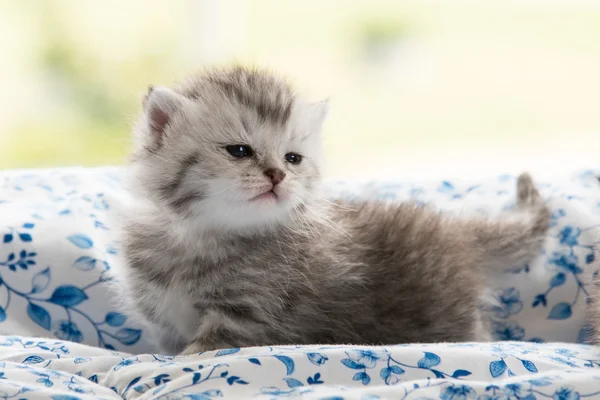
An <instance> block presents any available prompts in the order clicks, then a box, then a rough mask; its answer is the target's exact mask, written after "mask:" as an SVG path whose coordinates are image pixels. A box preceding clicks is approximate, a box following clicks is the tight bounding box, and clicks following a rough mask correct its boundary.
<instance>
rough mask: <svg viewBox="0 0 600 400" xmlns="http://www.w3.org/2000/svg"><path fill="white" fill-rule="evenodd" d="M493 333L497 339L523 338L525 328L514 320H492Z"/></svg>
mask: <svg viewBox="0 0 600 400" xmlns="http://www.w3.org/2000/svg"><path fill="white" fill-rule="evenodd" d="M494 333H495V335H496V337H497V338H498V339H499V340H523V338H524V337H525V330H524V329H523V328H522V327H521V326H519V324H517V323H516V322H514V321H503V322H494Z"/></svg>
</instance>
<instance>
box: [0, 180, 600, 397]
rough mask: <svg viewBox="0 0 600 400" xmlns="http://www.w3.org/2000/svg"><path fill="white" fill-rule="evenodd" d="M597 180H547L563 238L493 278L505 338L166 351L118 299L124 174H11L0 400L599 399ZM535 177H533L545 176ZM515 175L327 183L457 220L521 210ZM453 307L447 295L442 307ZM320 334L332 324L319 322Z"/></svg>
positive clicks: (0, 291)
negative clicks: (589, 321) (591, 331)
mask: <svg viewBox="0 0 600 400" xmlns="http://www.w3.org/2000/svg"><path fill="white" fill-rule="evenodd" d="M597 172H598V171H592V170H587V171H579V172H575V173H573V174H571V176H569V177H565V178H553V179H552V180H551V182H552V183H551V184H550V183H549V182H550V181H547V182H543V181H542V180H540V182H538V184H539V185H538V186H539V188H540V191H541V193H542V195H543V196H544V198H545V199H546V201H547V202H548V204H549V206H550V207H551V209H552V229H551V232H550V234H549V237H548V239H547V241H546V245H545V248H544V249H543V251H542V252H541V253H540V256H539V257H538V258H537V259H535V260H534V261H533V262H531V263H530V264H529V265H524V266H517V267H518V268H516V269H515V270H514V271H512V272H511V273H507V274H505V276H503V277H502V278H501V279H498V280H497V281H494V282H492V284H493V286H494V290H493V295H494V297H495V298H496V300H497V305H496V306H494V307H493V309H492V310H491V311H492V312H493V315H494V318H495V322H494V324H493V332H494V335H495V337H496V339H497V340H498V342H494V343H488V344H478V343H454V344H435V345H425V344H420V345H417V344H411V345H399V346H386V347H356V346H303V347H293V346H292V347H290V346H284V347H263V348H248V349H221V350H219V351H214V352H208V353H205V354H200V355H197V356H188V357H168V356H163V355H159V354H156V352H157V348H156V347H155V346H154V345H153V344H152V340H151V338H149V337H148V335H147V333H146V331H145V330H144V328H143V327H142V326H141V325H140V324H139V323H138V322H136V321H135V320H134V319H133V317H132V316H131V315H129V314H128V312H127V310H124V309H121V308H120V307H119V304H118V303H117V302H115V301H114V300H113V299H114V294H113V293H112V292H111V291H110V290H109V289H108V285H109V282H108V281H109V280H111V279H112V278H111V275H110V273H109V272H110V269H111V268H115V267H118V266H119V263H120V262H122V258H121V256H120V254H119V248H118V243H116V242H115V238H114V235H113V233H114V232H113V231H112V230H111V228H112V226H113V225H112V218H113V217H114V215H115V212H116V211H118V209H119V204H120V202H121V199H122V198H123V189H122V185H121V170H120V169H119V168H96V169H93V168H89V169H86V168H70V169H54V170H34V171H7V172H3V173H1V174H0V333H2V334H4V336H2V337H0V398H15V399H16V398H55V399H76V398H81V399H83V398H122V397H124V398H148V399H153V398H164V399H166V398H169V399H171V398H173V399H174V398H190V399H210V398H218V397H227V396H230V397H237V398H240V397H242V398H247V397H252V398H254V397H256V398H279V397H294V396H303V397H308V398H359V399H363V398H364V399H375V398H407V399H412V398H444V399H470V398H473V399H475V398H479V399H501V398H502V399H508V398H518V399H534V398H538V399H541V398H554V399H579V398H600V369H599V368H600V350H598V349H597V348H595V347H591V346H586V345H583V344H576V342H582V341H583V340H584V339H585V335H586V332H587V327H586V325H585V320H584V309H585V304H586V298H587V294H588V291H587V287H588V284H589V281H590V279H591V277H592V274H594V273H596V271H595V270H594V265H595V264H594V263H593V261H594V253H593V252H592V244H594V243H595V242H597V241H598V236H599V234H600V185H599V184H598V181H597V180H596V178H595V176H596V175H598V174H597ZM536 178H537V177H536V176H534V179H535V180H536V181H538V179H536ZM515 182H516V177H514V176H510V175H502V176H497V177H493V178H490V179H487V180H480V181H476V182H473V181H464V180H441V181H433V180H432V181H427V182H419V183H418V184H416V183H411V182H409V181H403V182H356V183H352V182H335V181H332V182H329V183H328V185H327V186H326V187H327V192H328V195H329V196H331V197H337V198H339V197H342V198H348V199H351V198H358V197H361V198H379V199H383V200H385V201H401V200H407V199H412V200H413V201H417V202H419V203H423V204H425V203H427V204H430V205H432V206H433V207H436V208H439V209H440V210H442V211H443V212H451V213H458V214H469V213H484V214H494V213H498V212H501V211H503V210H507V209H509V208H511V207H513V206H514V197H515ZM431 301H435V302H441V301H444V299H443V298H432V299H431ZM315 323H318V321H316V322H315Z"/></svg>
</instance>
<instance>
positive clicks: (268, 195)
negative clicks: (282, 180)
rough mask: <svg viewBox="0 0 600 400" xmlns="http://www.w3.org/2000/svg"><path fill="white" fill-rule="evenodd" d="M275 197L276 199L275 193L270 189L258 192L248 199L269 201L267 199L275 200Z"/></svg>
mask: <svg viewBox="0 0 600 400" xmlns="http://www.w3.org/2000/svg"><path fill="white" fill-rule="evenodd" d="M277 199H278V196H277V194H276V193H275V192H274V191H273V189H271V190H269V191H268V192H265V193H262V194H259V195H258V196H254V197H253V198H251V199H250V201H269V200H277Z"/></svg>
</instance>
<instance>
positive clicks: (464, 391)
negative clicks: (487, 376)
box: [440, 385, 477, 400]
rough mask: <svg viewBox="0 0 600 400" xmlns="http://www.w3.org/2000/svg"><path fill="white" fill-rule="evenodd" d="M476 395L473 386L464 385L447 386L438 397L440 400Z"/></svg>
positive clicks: (466, 397) (467, 397)
mask: <svg viewBox="0 0 600 400" xmlns="http://www.w3.org/2000/svg"><path fill="white" fill-rule="evenodd" d="M476 397H477V393H475V391H474V390H473V388H471V387H469V386H466V385H459V386H454V385H452V386H448V387H447V388H446V389H444V391H443V392H442V394H441V395H440V399H442V400H466V399H474V398H476Z"/></svg>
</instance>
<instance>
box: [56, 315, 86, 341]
mask: <svg viewBox="0 0 600 400" xmlns="http://www.w3.org/2000/svg"><path fill="white" fill-rule="evenodd" d="M53 332H54V336H56V337H57V338H59V339H61V340H69V341H71V342H76V343H81V340H82V339H83V335H82V334H81V331H80V330H79V328H77V325H75V324H74V323H73V322H71V321H67V320H60V321H56V322H54V324H53Z"/></svg>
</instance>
